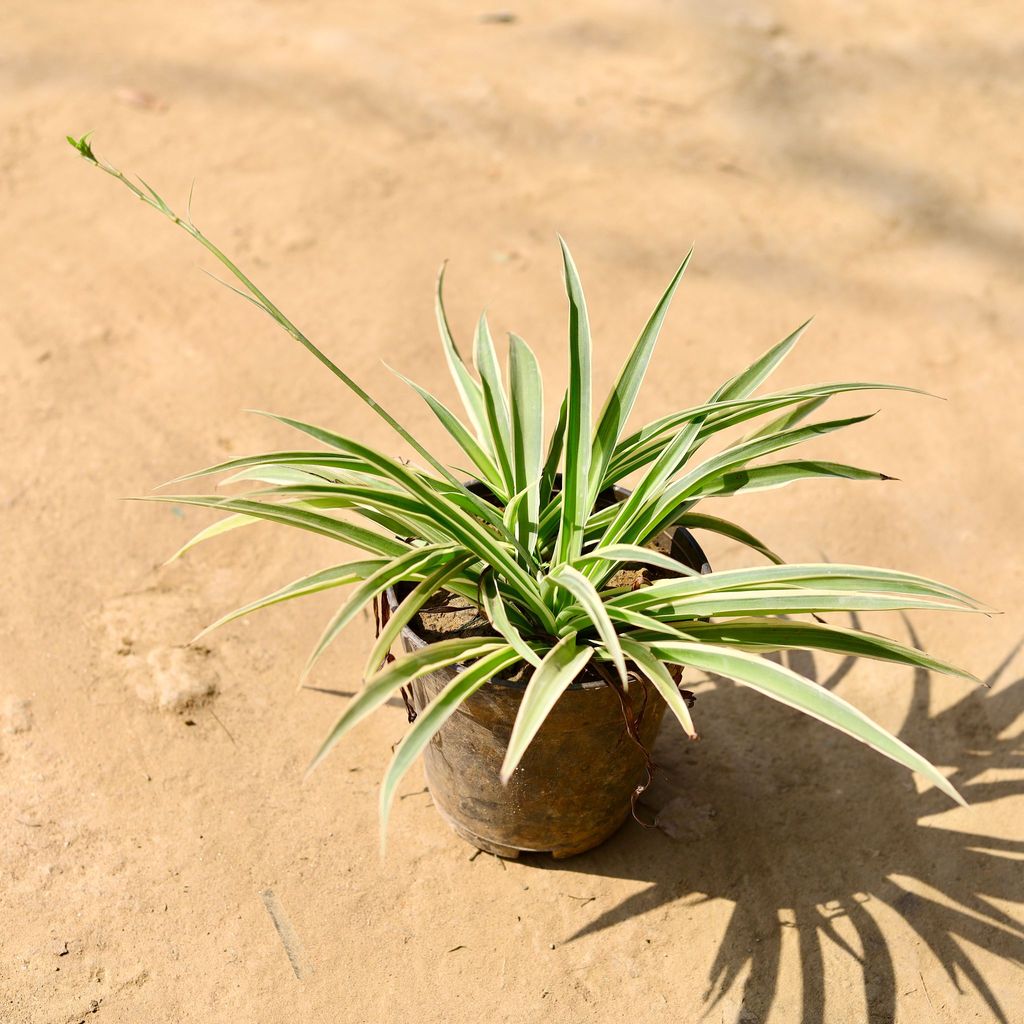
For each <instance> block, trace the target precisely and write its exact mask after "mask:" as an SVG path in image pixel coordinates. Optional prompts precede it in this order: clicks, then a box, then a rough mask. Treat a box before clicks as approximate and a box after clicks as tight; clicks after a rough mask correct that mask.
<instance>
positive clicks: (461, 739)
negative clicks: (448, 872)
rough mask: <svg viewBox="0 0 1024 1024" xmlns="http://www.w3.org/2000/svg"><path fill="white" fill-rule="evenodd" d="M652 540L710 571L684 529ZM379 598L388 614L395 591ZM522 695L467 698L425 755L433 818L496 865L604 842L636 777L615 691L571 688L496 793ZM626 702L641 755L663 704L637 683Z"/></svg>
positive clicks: (426, 685) (422, 698)
mask: <svg viewBox="0 0 1024 1024" xmlns="http://www.w3.org/2000/svg"><path fill="white" fill-rule="evenodd" d="M659 540H660V541H661V543H659V544H658V546H659V547H664V549H665V550H671V552H672V554H673V556H674V557H676V558H678V559H679V560H680V561H683V562H685V563H686V564H687V565H689V566H691V567H692V568H694V569H696V570H697V571H699V572H709V571H710V567H709V566H708V563H707V559H706V558H705V557H704V553H703V551H701V549H700V546H699V545H698V544H697V542H696V541H695V540H694V539H693V537H692V535H691V534H690V533H689V532H688V531H687V530H684V529H682V528H677V529H676V530H674V531H673V532H672V534H671V535H667V536H665V537H663V538H660V539H659ZM387 597H388V601H389V603H390V604H391V606H392V608H394V607H395V605H396V604H397V602H398V597H397V596H396V594H395V592H394V591H391V590H389V591H388V595H387ZM402 642H403V645H404V647H405V649H406V650H407V651H414V650H419V649H421V648H423V647H425V646H426V644H427V642H426V641H425V640H424V639H423V638H422V637H420V636H419V635H418V634H417V633H416V632H415V631H414V630H413V629H411V628H409V627H408V626H407V627H406V628H405V629H403V630H402ZM461 669H462V666H455V667H452V668H445V669H441V670H439V671H437V672H433V673H431V674H430V675H427V676H423V677H421V678H420V679H418V680H416V681H415V682H414V683H413V684H412V701H413V705H414V707H415V708H416V709H417V710H422V708H424V707H425V706H426V704H427V703H428V702H429V701H430V700H431V699H432V698H433V697H434V696H435V695H436V694H437V693H439V692H440V691H441V690H442V689H443V688H444V687H445V686H446V685H447V684H448V683H449V682H450V681H451V680H452V678H454V676H455V674H456V672H458V671H461ZM525 688H526V684H525V683H524V682H521V681H516V680H505V679H493V680H491V681H490V682H488V683H487V684H485V685H484V686H483V687H481V688H480V689H479V690H477V691H476V692H475V693H474V694H472V695H471V696H470V697H469V698H467V699H466V700H465V701H464V702H463V703H462V704H461V705H460V706H459V708H458V710H457V711H456V712H455V714H453V715H452V716H451V718H449V719H448V721H447V722H446V723H445V724H444V725H443V726H442V727H441V729H440V731H439V732H438V733H437V735H436V736H435V737H434V738H433V740H432V741H431V742H430V744H429V746H428V747H427V749H426V751H425V752H424V766H425V770H426V777H427V786H428V787H429V789H430V793H431V796H432V797H433V800H434V805H435V806H436V807H437V809H438V811H439V812H440V814H441V816H442V817H443V818H444V819H445V820H446V821H447V822H448V824H449V825H450V826H451V827H452V828H453V829H454V830H455V832H456V833H457V834H458V835H460V836H461V837H462V838H463V839H465V840H466V841H467V842H469V843H471V844H472V845H473V846H475V847H477V848H478V849H481V850H485V851H486V852H488V853H493V854H497V855H498V856H499V857H518V856H519V854H520V853H521V852H526V851H532V852H550V853H551V854H552V856H554V857H556V858H563V857H571V856H574V855H575V854H578V853H583V852H584V851H585V850H589V849H592V848H593V847H595V846H597V845H598V844H600V843H602V842H604V840H605V839H607V838H608V837H609V836H611V835H612V834H613V833H614V832H615V831H617V830H618V828H619V827H620V826H621V825H622V823H623V822H624V821H625V820H626V817H627V816H628V815H629V812H630V799H631V796H632V794H633V792H634V791H635V790H636V788H637V786H638V785H639V784H640V783H641V782H642V780H643V779H644V776H645V772H646V768H645V759H644V755H643V752H642V751H641V750H640V748H639V747H638V746H637V744H636V743H635V742H634V741H633V740H632V739H631V738H630V736H629V735H628V733H627V731H626V725H625V719H624V717H623V710H622V706H621V704H620V701H619V698H618V696H617V694H616V693H615V691H614V690H613V689H612V688H611V687H610V686H608V685H607V684H605V683H604V682H598V681H593V682H591V681H584V682H577V683H573V684H572V685H571V686H570V687H569V688H568V689H567V690H566V691H565V693H564V694H563V695H562V696H561V697H560V698H559V700H558V702H557V703H556V704H555V706H554V708H553V709H552V711H551V712H550V714H549V715H548V717H547V719H546V720H545V722H544V724H543V725H542V726H541V728H540V731H539V732H538V733H537V735H536V737H535V738H534V740H533V742H532V743H531V744H530V746H529V747H528V748H527V751H526V754H525V755H524V757H523V760H522V761H521V762H520V765H519V767H518V768H517V769H516V771H515V773H514V774H513V776H512V778H511V779H510V780H509V782H508V785H502V783H501V780H500V778H499V772H500V770H501V764H502V761H503V760H504V757H505V750H506V748H507V747H508V740H509V735H510V733H511V731H512V724H513V722H514V721H515V718H516V714H517V712H518V710H519V704H520V702H521V701H522V698H523V691H524V690H525ZM630 699H631V701H632V704H633V707H634V709H635V711H636V713H637V717H638V722H637V734H638V736H639V738H640V740H641V742H642V743H643V745H644V747H646V748H647V749H648V750H649V749H650V748H651V747H652V746H653V744H654V739H655V737H656V736H657V733H658V728H659V726H660V725H661V720H662V716H663V715H664V713H665V702H664V701H663V700H662V698H661V696H660V695H659V694H658V693H657V691H656V690H655V689H654V688H653V687H651V686H649V685H647V684H646V683H645V682H643V681H640V680H639V679H638V678H637V677H633V682H631V684H630ZM641 711H642V716H641Z"/></svg>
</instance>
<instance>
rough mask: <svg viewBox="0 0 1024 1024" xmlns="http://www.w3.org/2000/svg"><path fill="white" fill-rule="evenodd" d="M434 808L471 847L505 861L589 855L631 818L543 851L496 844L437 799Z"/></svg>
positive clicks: (428, 781)
mask: <svg viewBox="0 0 1024 1024" xmlns="http://www.w3.org/2000/svg"><path fill="white" fill-rule="evenodd" d="M428 775H429V773H428ZM427 789H428V790H430V789H431V787H430V779H429V777H428V779H427ZM434 807H435V809H436V810H437V812H438V813H439V814H440V815H441V817H442V818H444V820H445V821H446V822H447V823H448V827H449V828H450V829H451V830H452V831H453V832H454V833H455V834H456V835H457V836H458V837H459V838H460V839H463V840H465V841H466V842H467V843H469V845H470V846H474V847H476V849H478V850H482V851H483V852H484V853H489V854H491V855H492V856H494V857H501V858H502V859H503V860H517V859H518V857H519V855H520V854H521V853H548V854H550V855H551V857H552V858H553V859H554V860H566V859H568V858H569V857H577V856H579V854H581V853H587V852H588V851H589V850H593V849H594V848H595V847H597V846H600V845H601V844H602V843H603V842H605V841H606V840H608V839H610V838H611V837H612V836H613V835H615V833H616V832H618V831H619V829H620V828H622V826H623V825H624V824H625V822H626V818H627V817H629V815H628V814H627V815H626V816H625V817H623V818H621V819H620V820H619V821H618V822H617V823H616V824H615V825H614V826H613V827H612V828H610V829H603V830H602V831H601V832H599V833H597V834H594V835H590V836H587V837H586V838H584V839H579V838H577V840H576V841H575V842H573V843H572V844H569V845H566V846H556V847H555V848H554V849H547V850H542V849H533V848H527V847H518V846H505V845H503V844H502V843H496V842H494V841H493V840H490V839H485V838H484V837H483V836H479V835H477V834H476V833H475V832H474V831H473V830H472V829H470V828H467V827H466V826H465V825H464V824H463V823H462V822H461V821H457V820H456V819H455V818H453V817H452V816H451V815H450V814H448V813H447V812H446V811H445V810H444V808H443V807H442V806H441V805H440V804H439V803H438V802H437V800H436V799H435V800H434Z"/></svg>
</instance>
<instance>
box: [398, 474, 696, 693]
mask: <svg viewBox="0 0 1024 1024" xmlns="http://www.w3.org/2000/svg"><path fill="white" fill-rule="evenodd" d="M475 482H476V481H471V482H470V484H472V483H475ZM612 491H613V492H614V494H615V497H616V498H617V499H618V500H621V499H622V498H626V497H628V496H629V494H630V493H631V492H630V490H629V489H628V488H626V487H618V486H614V487H613V488H612ZM664 532H665V533H668V532H669V531H668V530H666V531H664ZM680 535H681V536H682V543H683V547H684V548H685V552H686V554H687V555H688V556H689V558H687V562H688V564H689V565H690V568H691V569H696V570H697V571H698V572H699V573H701V575H706V574H707V573H710V572H711V565H710V563H709V562H708V558H707V555H705V554H704V549H703V548H702V547H701V546H700V544H698V543H697V540H696V538H695V537H694V536H693V534H692V533H690V531H689V530H687V529H686V527H685V526H676V527H674V529H673V530H672V533H671V536H672V537H673V539H674V538H676V537H679V536H680ZM694 562H696V563H697V564H696V565H695V564H694ZM385 600H386V601H387V602H388V605H389V607H390V609H391V611H394V610H395V609H396V608H397V607H398V604H399V601H398V594H397V593H396V592H395V588H394V587H388V589H387V590H386V591H385ZM401 637H402V639H403V640H404V641H405V642H406V645H407V647H408V648H409V649H411V650H417V651H418V650H422V649H423V648H424V647H429V646H430V644H429V643H428V642H427V641H426V640H425V639H424V638H423V637H421V636H420V635H419V633H417V632H416V630H414V629H413V628H412V626H410V625H408V624H406V625H405V626H403V627H402V632H401ZM469 664H470V662H459V663H458V664H456V665H454V666H451V667H452V669H454V671H455V672H464V671H465V670H466V668H467V667H468V666H469ZM491 684H493V685H495V686H504V687H507V688H509V689H513V690H525V689H526V686H527V683H526V681H525V680H521V679H519V680H516V679H503V678H501V677H500V676H494V677H492V678H491V679H489V680H488V685H491ZM604 685H605V683H604V682H603V681H602V680H600V679H588V680H583V681H576V682H572V683H570V684H569V686H568V687H567V689H569V690H592V689H597V688H599V687H603V686H604Z"/></svg>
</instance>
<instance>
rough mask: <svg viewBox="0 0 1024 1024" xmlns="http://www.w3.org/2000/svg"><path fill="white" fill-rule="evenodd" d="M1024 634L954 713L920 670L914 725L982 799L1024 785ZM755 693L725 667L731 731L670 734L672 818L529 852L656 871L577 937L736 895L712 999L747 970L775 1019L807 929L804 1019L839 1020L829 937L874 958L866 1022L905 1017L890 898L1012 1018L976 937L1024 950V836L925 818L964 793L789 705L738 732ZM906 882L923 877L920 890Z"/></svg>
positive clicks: (755, 1005) (757, 1008) (655, 794)
mask: <svg viewBox="0 0 1024 1024" xmlns="http://www.w3.org/2000/svg"><path fill="white" fill-rule="evenodd" d="M905 621H906V624H907V627H908V630H909V632H910V635H911V639H912V640H913V642H914V643H915V644H917V637H916V635H915V633H914V630H913V627H912V625H911V624H910V622H909V620H905ZM918 646H919V645H918ZM1021 646H1022V644H1021V643H1019V644H1018V645H1017V646H1016V647H1015V648H1014V649H1013V650H1012V651H1010V653H1009V654H1008V655H1007V656H1006V657H1005V658H1004V659H1003V660H1002V662H1001V663H1000V664H999V665H998V666H996V668H995V669H994V670H993V671H992V672H991V674H990V675H989V676H988V678H987V679H986V682H987V683H988V684H989V686H990V687H992V689H982V688H977V689H972V690H969V691H968V692H967V693H966V695H965V696H963V697H962V698H961V699H960V700H958V701H957V702H956V703H955V704H953V705H952V706H950V707H949V708H947V709H946V710H944V711H941V712H939V713H932V712H931V710H930V704H931V699H930V698H931V690H932V685H933V679H932V676H931V674H930V673H928V672H926V671H923V670H917V671H915V672H914V674H913V692H912V700H911V702H910V707H909V709H908V713H907V716H906V720H905V721H904V723H903V725H902V726H901V728H900V729H899V730H898V735H899V736H900V738H901V739H903V740H904V741H905V742H907V743H909V744H910V745H911V746H913V747H916V748H917V749H920V750H922V751H923V752H928V751H932V752H935V751H956V752H957V753H958V757H959V759H960V762H961V767H959V768H958V769H957V770H956V771H955V773H954V774H952V775H951V776H950V778H951V781H952V782H953V784H954V785H955V786H956V787H957V788H958V789H959V790H960V792H961V793H962V794H963V795H964V797H965V799H966V800H967V801H968V803H969V804H971V805H975V806H976V805H981V804H987V803H991V802H993V801H996V800H1000V799H1002V798H1004V797H1008V796H1012V795H1019V794H1021V793H1024V779H1015V780H1013V781H1008V780H1007V779H1006V778H1005V775H1006V770H1008V769H1019V768H1020V767H1021V766H1022V763H1024V762H1022V758H1021V753H1022V751H1021V737H1020V736H1018V735H1013V734H1012V732H1011V729H1012V727H1013V725H1014V723H1015V722H1017V721H1018V719H1019V717H1020V715H1021V713H1022V712H1024V677H1022V678H1019V679H1015V680H1012V681H1007V679H1006V678H1005V677H1006V676H1007V674H1008V673H1007V670H1008V669H1009V666H1010V664H1011V663H1012V661H1013V658H1014V657H1015V655H1016V654H1017V653H1018V651H1019V650H1020V649H1021ZM786 660H787V661H788V663H789V664H790V666H791V667H792V668H794V669H796V670H798V671H800V672H802V673H804V674H805V675H807V676H809V677H811V678H814V679H815V680H816V681H818V682H820V683H821V685H823V686H826V687H829V688H832V687H835V686H836V685H837V684H838V683H839V681H840V680H841V679H842V678H843V677H844V676H845V675H846V674H847V673H849V672H850V671H851V669H852V667H853V665H854V662H853V660H852V659H845V660H843V661H842V662H840V663H839V665H838V667H836V668H835V669H834V670H833V671H831V673H829V674H828V675H827V676H825V675H824V673H822V672H820V671H819V667H818V664H817V663H816V661H815V658H814V657H813V656H812V655H810V654H808V653H806V652H793V653H792V654H791V655H789V656H788V658H787V659H786ZM752 703H753V702H751V701H750V700H749V695H747V694H745V693H741V692H740V688H739V687H737V686H736V685H735V684H733V683H731V682H729V681H727V680H723V679H717V678H716V679H713V680H712V686H711V687H710V688H704V689H703V690H702V691H701V692H700V697H699V702H698V705H697V706H698V710H699V711H700V712H701V718H702V720H703V721H704V722H705V723H707V722H715V723H717V724H716V728H715V738H714V742H708V743H705V744H703V745H702V746H701V747H700V748H699V749H694V748H693V747H692V746H690V745H687V744H685V742H684V741H682V738H681V737H680V736H679V735H678V733H677V732H676V730H674V729H673V730H672V732H671V734H669V735H664V734H663V737H662V741H663V742H661V743H660V744H659V746H658V747H657V748H656V751H655V759H656V761H657V762H658V764H659V766H660V768H661V769H662V770H661V772H660V773H659V779H658V782H657V783H656V786H655V787H652V789H651V790H650V791H649V792H648V796H647V797H646V798H645V799H646V802H647V803H648V805H649V809H650V811H651V812H652V814H656V815H657V821H658V828H657V829H647V830H643V829H640V828H638V827H636V826H635V825H628V826H627V827H626V828H624V829H623V830H622V831H621V832H620V833H619V834H618V835H617V836H615V837H614V838H613V839H612V840H610V841H609V842H608V843H606V844H605V845H604V846H603V847H600V848H598V849H597V850H594V851H591V852H590V853H588V854H585V855H583V856H581V857H577V858H574V859H573V860H570V861H565V862H552V861H550V860H549V859H548V860H544V861H543V862H542V861H541V860H540V859H538V858H536V857H533V856H531V857H527V858H524V863H526V864H530V863H532V864H534V865H535V866H537V867H539V866H540V865H541V863H543V865H544V867H545V869H546V870H552V869H554V870H561V871H568V872H581V873H585V874H590V875H596V876H604V877H615V878H629V879H634V880H638V881H644V882H648V883H650V884H649V885H648V886H647V888H645V889H643V890H642V891H641V892H639V893H637V894H636V895H634V896H631V897H629V898H628V899H626V900H625V901H623V902H622V903H620V904H619V905H618V906H615V907H613V908H611V909H609V910H606V911H604V912H603V913H601V914H600V915H599V916H597V917H596V918H595V919H593V920H592V921H591V922H590V923H589V924H587V925H586V926H584V927H583V928H581V929H580V930H579V931H577V932H576V933H575V934H574V935H572V936H571V937H570V938H569V941H574V940H576V939H579V938H581V937H583V936H586V935H593V934H595V933H599V932H601V931H603V930H604V929H606V928H610V927H612V926H614V925H616V924H618V923H621V922H623V921H626V920H628V919H630V918H633V917H636V916H639V915H643V914H647V913H650V912H651V911H652V910H656V909H658V908H662V907H666V906H667V905H669V904H671V903H674V902H676V901H679V900H686V901H687V902H688V903H689V904H690V905H693V904H694V903H703V902H706V901H709V900H727V901H729V902H731V903H732V904H733V909H732V912H731V916H730V919H729V923H728V925H727V927H726V930H725V934H724V936H723V937H722V939H721V943H720V946H719V948H718V950H717V953H716V955H715V958H714V962H713V965H712V967H711V970H710V975H709V977H708V985H707V991H706V992H705V993H704V1001H705V1004H706V1007H705V1009H706V1011H710V1010H711V1009H712V1008H713V1007H715V1006H716V1005H717V1004H718V1003H719V1002H720V1001H721V1000H722V999H723V998H724V997H725V996H726V995H727V994H728V993H729V992H730V991H731V990H732V988H733V987H734V986H735V985H736V983H737V981H738V979H739V977H740V976H741V974H742V973H743V972H744V971H746V972H747V977H746V981H745V982H744V984H743V988H742V996H741V998H742V1011H741V1014H740V1019H741V1020H744V1021H746V1020H751V1021H760V1020H764V1019H765V1018H766V1017H767V1016H768V1014H769V1012H770V1010H771V1008H772V1005H773V1003H774V1001H775V996H776V991H777V988H778V980H779V975H780V965H781V960H782V946H783V935H784V929H785V928H795V929H796V932H797V940H798V941H797V945H798V948H799V956H800V973H801V976H802V1000H803V1005H802V1012H801V1021H802V1022H803V1024H824V1021H825V1009H824V1007H825V981H824V975H825V961H824V952H825V949H826V943H833V944H835V946H836V947H838V949H839V950H841V951H842V952H843V953H845V954H846V955H848V956H850V957H851V958H853V960H855V961H857V962H858V963H859V965H860V970H861V973H862V975H863V986H864V997H865V1000H866V1005H867V1011H868V1012H867V1019H869V1020H872V1021H874V1020H879V1021H892V1020H894V1019H895V1018H896V1015H897V990H896V968H895V963H894V959H893V954H892V951H891V950H890V946H889V943H888V942H887V940H886V935H885V934H884V933H883V930H882V923H883V922H884V913H883V914H882V915H881V919H880V915H879V914H878V908H880V907H881V908H882V909H883V911H884V909H885V908H891V910H893V911H895V912H896V914H898V915H899V916H900V917H901V918H902V919H903V920H904V921H905V922H906V923H907V924H908V925H909V926H910V928H911V929H912V930H913V932H914V933H915V934H916V936H917V937H918V938H919V939H920V940H922V941H923V943H925V944H926V945H927V946H928V948H929V949H930V950H931V952H932V953H933V954H934V955H935V956H936V957H937V958H938V960H939V961H940V963H941V964H942V966H943V968H944V969H945V972H946V974H947V975H948V977H949V979H950V981H951V982H952V984H953V985H954V986H955V987H956V989H957V990H958V991H963V988H962V984H963V983H965V982H966V984H968V985H969V986H971V987H972V988H973V989H974V990H975V991H976V992H977V993H978V995H979V996H980V997H981V998H982V999H983V1000H984V1002H985V1003H986V1004H987V1006H988V1008H989V1010H990V1011H991V1012H992V1014H993V1015H994V1016H995V1018H996V1019H998V1020H1000V1021H1003V1022H1007V1021H1008V1018H1007V1016H1006V1010H1005V1008H1004V1007H1003V1006H1002V1005H1001V1003H1000V1001H999V998H998V996H997V994H996V992H994V991H993V989H992V988H991V986H990V985H989V984H988V983H987V982H986V980H985V978H984V977H983V976H982V974H981V973H980V971H979V970H978V968H977V967H976V966H975V965H974V963H973V962H972V961H971V959H970V957H969V955H968V953H967V952H966V949H965V946H964V943H965V942H966V943H970V944H973V945H975V946H978V947H981V948H983V949H986V950H988V951H989V952H990V953H992V954H994V955H996V956H998V957H1000V958H1003V959H1004V960H1006V961H1008V962H1011V963H1024V926H1022V923H1021V922H1020V921H1017V920H1015V919H1014V918H1012V917H1011V916H1010V915H1008V914H1007V913H1006V912H1005V911H1003V910H1002V909H1001V908H1000V906H999V902H1000V901H1003V902H1009V903H1015V902H1019V901H1020V899H1021V895H1022V890H1024V886H1022V872H1021V860H1020V859H1017V858H1019V857H1020V855H1021V854H1022V853H1024V842H1020V841H1013V840H1008V839H1000V838H995V837H991V836H985V835H978V834H974V833H971V832H962V831H957V830H956V829H955V828H952V827H940V826H937V825H934V824H930V823H929V824H923V823H922V820H923V819H926V818H928V817H930V816H932V815H936V814H939V813H942V812H944V811H947V810H950V809H951V807H952V806H953V805H951V804H950V802H949V800H948V798H946V797H945V796H943V795H942V794H941V793H940V792H939V791H938V790H935V789H929V790H928V791H927V792H925V793H923V794H919V793H918V792H917V790H916V788H915V787H914V784H913V781H912V779H911V778H910V777H909V776H908V775H907V774H906V773H905V772H904V770H903V769H902V768H899V767H898V766H896V765H894V764H893V763H892V762H890V761H888V760H887V759H885V758H883V757H881V756H880V755H878V754H876V753H875V752H874V751H872V750H870V749H868V748H867V747H864V746H863V745H862V744H859V743H857V742H855V741H853V740H849V739H848V738H847V737H844V736H841V735H839V734H836V733H834V732H833V731H832V730H828V729H825V728H824V727H822V726H821V725H820V724H819V723H817V722H813V721H811V720H809V719H807V718H806V717H805V716H802V715H796V714H795V713H793V712H792V711H791V710H790V709H788V708H785V707H782V706H780V705H778V704H776V703H775V702H774V701H770V700H757V701H756V707H754V708H753V711H754V714H756V719H755V720H756V722H757V727H756V732H755V731H754V730H753V729H752V728H751V725H750V724H747V727H746V728H742V727H739V728H732V727H731V726H732V725H734V724H735V725H737V726H742V723H741V721H740V719H741V716H743V717H745V715H746V709H747V707H748V705H751V704H752ZM747 722H748V723H749V722H750V720H749V719H747ZM666 732H667V730H666ZM766 737H768V738H770V741H771V742H772V743H773V744H775V747H776V749H777V748H778V745H779V742H780V740H781V741H783V742H784V743H785V745H786V748H787V749H786V751H785V756H784V757H775V756H766V755H765V752H764V749H765V748H764V746H763V743H764V739H765V738H766ZM695 779H697V780H698V788H695V786H694V780H695ZM900 879H905V880H912V881H913V883H914V884H913V885H912V888H908V887H906V886H905V885H904V884H901V881H900ZM912 890H914V891H912ZM924 890H930V891H931V892H934V893H936V894H937V895H938V896H939V897H940V898H934V897H933V896H931V895H922V891H924ZM953 904H955V906H953ZM840 918H842V919H845V921H842V922H841V921H839V920H837V919H840ZM844 933H845V934H844ZM851 935H855V936H856V942H854V943H851V941H850V939H849V938H848V936H851ZM857 944H859V946H860V949H859V950H858V949H856V948H855V945H857ZM929 998H930V997H929Z"/></svg>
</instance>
